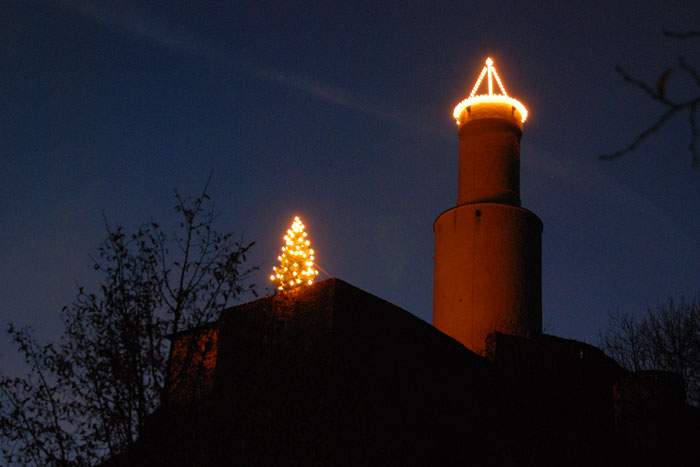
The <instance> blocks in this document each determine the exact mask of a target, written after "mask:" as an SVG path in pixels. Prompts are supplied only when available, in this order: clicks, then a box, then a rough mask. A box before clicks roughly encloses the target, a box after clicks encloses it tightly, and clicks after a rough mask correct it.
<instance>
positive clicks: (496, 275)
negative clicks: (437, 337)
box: [433, 58, 542, 355]
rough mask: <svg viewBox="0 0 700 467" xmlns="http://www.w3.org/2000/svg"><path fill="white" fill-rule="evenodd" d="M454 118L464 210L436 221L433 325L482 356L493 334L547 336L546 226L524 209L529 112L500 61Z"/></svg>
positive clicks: (480, 80) (484, 75) (456, 209)
mask: <svg viewBox="0 0 700 467" xmlns="http://www.w3.org/2000/svg"><path fill="white" fill-rule="evenodd" d="M482 87H483V88H486V89H485V91H484V92H482V93H481V94H479V93H480V89H481V88H482ZM453 115H454V118H455V120H456V121H457V126H458V129H459V182H458V185H459V186H458V190H457V205H456V206H455V207H453V208H450V209H448V210H447V211H445V212H443V213H442V214H440V215H439V216H438V218H437V219H436V220H435V223H434V224H433V230H434V233H435V269H434V285H433V324H434V325H435V327H437V328H438V329H440V330H441V331H442V332H444V333H446V334H448V335H450V336H452V337H453V338H454V339H456V340H458V341H459V342H461V343H462V344H464V345H465V346H466V347H467V348H469V349H471V350H472V351H474V352H476V353H478V354H481V355H483V354H485V352H486V338H487V337H488V335H489V334H490V333H492V332H494V331H498V332H502V333H506V334H516V335H522V336H532V335H537V334H541V332H542V285H541V283H542V259H541V255H542V221H541V220H540V219H539V218H538V217H537V216H536V215H535V214H533V213H532V212H530V211H528V210H527V209H524V208H522V207H521V206H520V138H521V136H522V130H523V123H524V122H525V120H526V119H527V109H526V108H525V106H524V105H523V104H521V103H520V102H519V101H517V100H515V99H513V98H512V97H510V96H508V94H507V92H506V90H505V87H504V85H503V82H502V81H501V78H500V77H499V75H498V73H497V72H496V68H495V67H494V65H493V60H491V59H490V58H487V59H486V64H485V66H484V68H483V69H482V71H481V74H480V75H479V77H478V79H477V81H476V84H475V85H474V87H473V88H472V91H471V93H470V94H469V97H467V98H466V99H465V100H463V101H462V102H460V103H459V104H458V105H457V106H456V107H455V109H454V113H453Z"/></svg>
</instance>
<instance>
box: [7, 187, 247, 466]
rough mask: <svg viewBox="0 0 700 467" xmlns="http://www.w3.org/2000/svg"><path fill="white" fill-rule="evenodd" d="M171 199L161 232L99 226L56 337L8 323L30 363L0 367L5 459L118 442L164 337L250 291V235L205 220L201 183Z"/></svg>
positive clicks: (23, 460) (151, 403)
mask: <svg viewBox="0 0 700 467" xmlns="http://www.w3.org/2000/svg"><path fill="white" fill-rule="evenodd" d="M175 199H176V204H175V211H176V213H177V218H178V223H177V226H176V227H175V228H174V229H173V231H171V232H166V231H165V230H164V229H163V228H161V226H160V225H159V224H157V223H155V222H152V223H150V224H148V225H144V226H142V227H140V228H138V229H137V230H136V231H135V232H133V233H128V232H126V231H125V230H124V229H123V228H122V227H115V228H111V227H109V225H107V234H106V239H105V240H104V241H103V243H102V244H101V245H100V247H99V248H98V251H97V256H96V257H95V258H92V260H93V265H94V269H95V270H96V271H98V273H100V274H101V279H102V280H101V282H100V284H99V286H98V287H97V289H96V290H95V291H88V290H86V289H85V288H84V287H79V288H78V291H77V293H76V297H75V299H74V301H73V303H72V304H70V305H69V306H66V307H64V308H63V310H62V318H63V324H64V329H63V334H62V336H61V338H60V340H58V341H57V342H54V343H49V344H45V345H43V344H39V343H38V342H37V341H36V339H35V338H34V337H33V335H32V332H31V330H30V329H18V328H17V327H15V326H14V325H10V326H9V327H8V329H7V332H8V334H9V336H10V337H11V339H12V340H13V342H14V343H15V344H16V346H17V349H18V351H19V352H20V354H21V355H22V356H23V357H24V360H25V361H26V363H27V365H28V368H29V371H28V373H27V375H26V376H24V377H7V376H0V436H1V437H2V439H3V441H2V442H0V447H2V455H3V457H4V461H5V462H6V463H7V464H10V465H12V464H20V465H92V464H96V463H99V462H101V461H102V460H103V459H106V458H108V457H111V456H113V455H115V454H117V453H119V452H122V451H123V450H124V449H125V447H126V446H128V445H129V444H131V443H132V442H133V441H134V440H136V439H137V438H138V437H139V435H140V434H141V433H142V432H143V430H144V426H145V425H146V424H147V418H148V417H149V415H150V414H151V413H153V411H154V410H156V409H157V407H158V405H159V403H160V400H161V398H162V397H164V396H165V395H164V394H163V389H164V386H165V384H166V381H165V380H166V377H167V376H166V373H167V368H166V364H167V359H168V352H169V343H168V336H169V335H170V334H173V333H177V332H178V331H181V330H183V329H190V328H193V327H196V326H200V325H203V324H205V323H208V322H211V321H213V320H215V319H217V318H218V317H219V315H220V313H221V311H222V310H224V309H225V308H226V307H228V306H230V305H232V304H233V302H235V301H236V300H237V299H239V298H240V297H241V296H243V295H245V294H247V293H253V294H255V287H254V286H253V285H252V284H250V275H251V273H252V272H253V270H254V269H255V268H249V267H247V266H245V262H246V254H247V253H248V252H249V250H250V249H251V248H252V246H253V243H242V242H241V241H240V240H236V239H235V238H234V237H233V235H232V234H231V233H219V232H218V231H217V230H216V229H215V221H216V213H215V209H214V206H213V203H212V201H211V200H210V198H209V196H208V195H207V193H206V189H205V190H204V192H203V193H202V194H201V195H199V196H197V197H194V198H185V197H182V196H180V195H179V194H178V193H176V194H175ZM195 344H196V343H195ZM199 351H206V349H200V348H199V347H198V346H197V345H192V346H191V347H190V349H188V351H187V352H186V353H187V354H188V355H186V356H185V357H184V358H183V357H182V356H181V361H180V365H183V364H186V363H187V362H190V363H192V362H202V360H203V359H202V358H197V355H196V353H197V352H199ZM183 362H185V363H183ZM171 383H172V382H171Z"/></svg>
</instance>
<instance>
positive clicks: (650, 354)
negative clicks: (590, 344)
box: [601, 300, 700, 406]
mask: <svg viewBox="0 0 700 467" xmlns="http://www.w3.org/2000/svg"><path fill="white" fill-rule="evenodd" d="M610 318H611V319H610V327H609V329H608V330H607V331H606V332H605V333H603V334H602V335H601V347H602V348H603V349H604V350H605V351H606V352H607V353H608V354H609V355H610V356H611V357H613V358H614V359H615V360H617V362H618V363H620V364H621V365H622V366H624V367H626V368H627V369H629V370H632V371H639V370H665V371H671V372H674V373H677V374H678V375H680V376H681V377H682V378H683V380H684V382H685V385H686V390H687V396H688V402H689V403H691V404H693V405H696V406H698V405H700V302H689V303H687V302H680V303H676V302H674V301H673V300H669V301H668V302H666V303H665V304H664V305H661V306H658V307H656V308H650V309H649V310H647V313H646V315H644V316H642V317H641V318H635V317H633V316H631V315H628V314H613V315H612V316H611V317H610Z"/></svg>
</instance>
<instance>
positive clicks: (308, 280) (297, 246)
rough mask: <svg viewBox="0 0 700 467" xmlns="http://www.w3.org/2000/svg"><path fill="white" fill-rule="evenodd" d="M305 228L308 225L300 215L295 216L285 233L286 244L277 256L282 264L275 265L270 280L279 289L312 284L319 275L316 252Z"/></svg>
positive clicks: (285, 289) (290, 288)
mask: <svg viewBox="0 0 700 467" xmlns="http://www.w3.org/2000/svg"><path fill="white" fill-rule="evenodd" d="M305 229H306V226H305V225H304V223H303V222H302V221H301V219H300V218H299V216H295V217H294V220H293V221H292V225H291V226H290V227H289V228H288V229H287V233H286V234H285V235H284V238H283V240H284V245H282V248H281V249H280V255H279V256H278V257H277V260H278V261H279V262H280V264H279V266H273V268H272V275H270V280H271V281H272V282H274V283H275V285H277V290H280V291H288V290H292V289H295V288H297V287H300V286H303V285H311V284H312V283H313V281H314V279H316V276H318V270H317V269H316V268H315V267H314V265H315V261H316V257H315V253H314V250H313V248H311V240H310V239H309V238H308V237H309V235H308V234H307V233H306V232H305Z"/></svg>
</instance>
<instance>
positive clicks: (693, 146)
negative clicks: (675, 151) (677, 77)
mask: <svg viewBox="0 0 700 467" xmlns="http://www.w3.org/2000/svg"><path fill="white" fill-rule="evenodd" d="M663 33H664V36H666V37H672V38H676V39H680V40H685V39H697V38H700V31H686V32H677V31H669V30H664V32H663ZM678 68H679V69H680V70H681V71H682V72H684V73H685V74H687V75H688V76H689V77H690V78H691V79H692V80H693V82H694V83H695V85H696V87H697V88H698V89H697V90H696V93H695V94H694V95H693V96H692V97H690V98H688V99H686V100H683V101H677V100H675V99H673V98H671V97H670V96H669V94H668V92H667V90H668V83H669V78H670V77H671V75H672V73H673V72H674V71H675V68H673V67H668V68H666V69H665V70H664V71H663V72H662V73H661V75H660V76H659V78H658V79H657V81H656V84H655V85H652V84H649V83H647V82H645V81H643V80H641V79H639V78H636V77H634V76H632V75H631V74H630V73H629V72H627V71H626V70H625V69H624V68H622V67H621V66H617V67H615V71H616V72H617V73H618V74H619V75H620V76H621V77H622V79H623V80H625V81H626V82H627V83H629V84H631V85H633V86H635V87H637V88H638V89H640V90H641V91H642V92H644V93H645V94H646V95H647V96H648V97H649V98H651V99H652V100H654V101H657V102H659V103H660V104H661V105H662V106H663V107H664V112H663V113H662V114H661V115H659V116H658V117H657V119H656V120H655V121H654V122H653V123H652V124H650V125H649V126H648V127H646V128H645V129H644V130H642V131H641V132H640V133H639V134H637V136H636V137H635V138H634V139H633V140H632V141H631V142H630V143H629V144H627V145H626V146H624V147H622V148H621V149H618V150H617V151H614V152H612V153H610V154H604V155H602V156H600V159H602V160H608V161H609V160H614V159H617V158H619V157H622V156H624V155H626V154H628V153H630V152H632V151H634V150H635V149H637V148H638V147H639V145H640V144H642V143H643V142H644V140H646V139H647V138H648V137H649V136H651V135H652V134H654V133H656V132H657V131H659V130H660V129H661V128H663V127H664V125H666V123H668V121H669V120H671V118H672V117H674V116H675V115H682V114H685V115H686V116H687V119H688V127H689V130H690V141H689V143H688V150H689V151H690V154H691V165H692V167H693V168H694V169H700V153H699V148H698V123H697V110H698V106H700V72H698V70H697V68H695V67H694V66H692V65H691V64H689V63H688V62H686V60H685V59H684V58H683V57H679V59H678Z"/></svg>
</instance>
